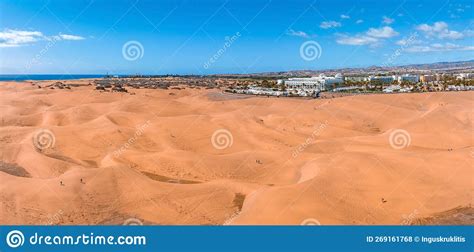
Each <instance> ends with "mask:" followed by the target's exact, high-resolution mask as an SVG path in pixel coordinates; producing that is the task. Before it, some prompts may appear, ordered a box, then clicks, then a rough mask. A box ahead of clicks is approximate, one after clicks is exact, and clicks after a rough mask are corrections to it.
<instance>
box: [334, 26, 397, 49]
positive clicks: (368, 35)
mask: <svg viewBox="0 0 474 252" xmlns="http://www.w3.org/2000/svg"><path fill="white" fill-rule="evenodd" d="M398 34H399V33H398V32H396V31H395V30H394V29H392V27H389V26H384V27H382V28H379V29H377V28H370V29H369V30H368V31H366V32H365V33H363V34H357V35H355V36H348V35H339V38H338V39H336V42H337V43H338V44H342V45H370V46H376V45H378V44H379V42H381V41H383V39H387V38H391V37H394V36H397V35H398Z"/></svg>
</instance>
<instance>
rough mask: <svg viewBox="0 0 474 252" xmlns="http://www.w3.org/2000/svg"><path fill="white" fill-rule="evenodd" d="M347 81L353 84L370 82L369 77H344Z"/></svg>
mask: <svg viewBox="0 0 474 252" xmlns="http://www.w3.org/2000/svg"><path fill="white" fill-rule="evenodd" d="M344 80H345V81H351V82H364V81H369V77H367V76H346V77H344Z"/></svg>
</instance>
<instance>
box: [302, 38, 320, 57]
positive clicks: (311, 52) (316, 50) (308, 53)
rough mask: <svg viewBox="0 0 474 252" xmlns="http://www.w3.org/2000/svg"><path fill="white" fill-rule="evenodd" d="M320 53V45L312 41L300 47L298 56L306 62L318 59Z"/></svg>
mask: <svg viewBox="0 0 474 252" xmlns="http://www.w3.org/2000/svg"><path fill="white" fill-rule="evenodd" d="M322 53H323V50H322V48H321V45H320V44H319V43H318V42H316V41H313V40H309V41H306V42H304V43H303V44H301V46H300V56H301V58H303V59H304V60H306V61H313V60H315V59H319V58H320V57H321V54H322Z"/></svg>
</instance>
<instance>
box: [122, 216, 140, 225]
mask: <svg viewBox="0 0 474 252" xmlns="http://www.w3.org/2000/svg"><path fill="white" fill-rule="evenodd" d="M123 225H124V226H143V222H142V221H141V220H139V219H137V218H129V219H126V220H125V221H124V222H123Z"/></svg>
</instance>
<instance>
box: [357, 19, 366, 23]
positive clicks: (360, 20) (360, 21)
mask: <svg viewBox="0 0 474 252" xmlns="http://www.w3.org/2000/svg"><path fill="white" fill-rule="evenodd" d="M363 22H364V20H362V19H359V20H357V21H356V24H362V23H363Z"/></svg>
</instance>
